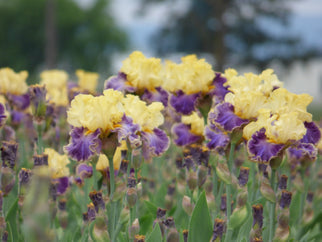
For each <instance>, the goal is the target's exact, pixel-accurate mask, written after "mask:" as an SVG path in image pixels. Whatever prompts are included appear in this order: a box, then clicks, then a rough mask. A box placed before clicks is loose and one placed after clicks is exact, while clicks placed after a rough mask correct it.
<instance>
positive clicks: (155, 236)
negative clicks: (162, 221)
mask: <svg viewBox="0 0 322 242" xmlns="http://www.w3.org/2000/svg"><path fill="white" fill-rule="evenodd" d="M146 242H162V234H161V229H160V226H159V224H158V223H157V224H156V225H155V227H154V229H153V231H152V232H151V234H150V236H149V237H148V238H147V240H146Z"/></svg>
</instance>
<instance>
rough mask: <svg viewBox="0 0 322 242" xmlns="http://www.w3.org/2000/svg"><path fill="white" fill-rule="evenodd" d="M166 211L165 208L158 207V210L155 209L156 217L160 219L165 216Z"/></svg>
mask: <svg viewBox="0 0 322 242" xmlns="http://www.w3.org/2000/svg"><path fill="white" fill-rule="evenodd" d="M166 212H167V210H166V209H163V208H158V210H157V218H159V219H162V218H163V217H164V216H165V214H166Z"/></svg>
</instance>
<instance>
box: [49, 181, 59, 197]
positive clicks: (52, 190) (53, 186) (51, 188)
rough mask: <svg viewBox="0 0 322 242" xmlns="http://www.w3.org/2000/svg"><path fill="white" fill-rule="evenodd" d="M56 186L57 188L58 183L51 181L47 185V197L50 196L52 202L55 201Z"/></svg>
mask: <svg viewBox="0 0 322 242" xmlns="http://www.w3.org/2000/svg"><path fill="white" fill-rule="evenodd" d="M57 186H58V181H56V180H53V181H51V183H50V185H49V195H50V196H51V198H52V199H53V201H56V199H57V195H58V194H57Z"/></svg>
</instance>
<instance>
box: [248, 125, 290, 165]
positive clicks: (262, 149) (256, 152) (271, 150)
mask: <svg viewBox="0 0 322 242" xmlns="http://www.w3.org/2000/svg"><path fill="white" fill-rule="evenodd" d="M283 148H284V145H283V144H274V143H269V142H268V141H267V139H266V135H265V129H264V128H262V129H261V130H259V131H257V132H256V133H255V134H253V135H252V137H251V139H250V140H249V141H248V142H247V149H248V153H249V155H250V157H251V159H252V160H253V161H257V162H259V163H267V162H269V161H270V160H271V159H272V158H275V157H277V156H278V155H280V153H281V151H282V150H283Z"/></svg>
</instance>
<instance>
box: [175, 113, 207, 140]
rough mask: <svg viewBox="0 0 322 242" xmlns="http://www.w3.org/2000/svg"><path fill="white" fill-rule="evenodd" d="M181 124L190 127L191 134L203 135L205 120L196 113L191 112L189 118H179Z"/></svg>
mask: <svg viewBox="0 0 322 242" xmlns="http://www.w3.org/2000/svg"><path fill="white" fill-rule="evenodd" d="M181 121H182V123H184V124H190V125H191V132H192V133H194V134H196V135H201V136H202V135H203V134H204V130H205V120H204V118H203V117H200V116H199V115H198V114H197V113H196V112H193V113H192V114H191V115H189V116H183V117H182V118H181Z"/></svg>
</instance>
